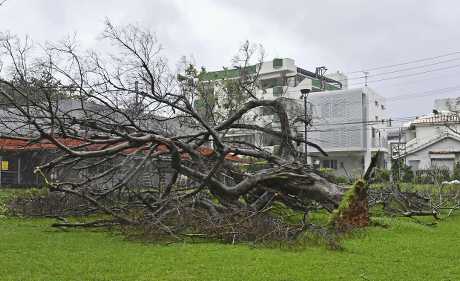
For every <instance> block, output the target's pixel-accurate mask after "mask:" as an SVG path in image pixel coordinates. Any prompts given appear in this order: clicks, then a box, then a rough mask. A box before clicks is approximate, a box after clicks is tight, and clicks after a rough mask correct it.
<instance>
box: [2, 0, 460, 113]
mask: <svg viewBox="0 0 460 281" xmlns="http://www.w3.org/2000/svg"><path fill="white" fill-rule="evenodd" d="M459 15H460V2H459V1H456V0H442V1H433V0H431V1H426V0H381V1H374V0H346V1H345V0H322V1H310V0H305V1H301V0H299V1H297V0H294V1H289V0H284V1H268V0H265V1H262V0H261V1H247V0H246V1H243V0H222V1H210V0H193V1H191V0H188V1H187V0H168V1H166V0H153V1H149V0H130V1H122V0H112V1H109V0H97V1H96V0H92V1H90V0H79V1H75V0H73V1H72V0H7V2H6V3H5V4H4V6H2V7H1V8H0V31H6V30H9V31H10V32H12V33H15V34H18V35H21V36H22V35H25V34H28V35H30V36H31V37H32V39H33V40H34V41H35V42H44V41H46V40H49V41H54V40H59V39H61V38H63V37H65V36H66V35H68V34H71V33H74V32H76V33H77V34H78V37H79V38H80V39H81V41H82V43H83V45H84V46H88V47H91V46H94V45H95V40H96V37H97V35H98V34H99V33H100V32H101V31H102V29H103V21H104V19H105V18H106V17H107V18H109V19H110V20H112V21H113V22H114V23H116V24H127V23H136V24H139V25H142V26H145V27H148V28H150V29H152V30H154V31H155V32H156V33H157V36H158V39H159V40H160V41H161V42H162V45H163V47H164V52H165V55H167V56H168V58H169V60H170V62H175V61H178V60H179V58H180V57H181V56H182V55H187V56H193V57H194V59H195V61H196V62H197V64H199V65H204V66H207V67H208V68H209V69H216V68H220V67H222V66H225V65H230V61H231V58H232V56H233V55H234V54H235V53H236V51H237V50H238V47H239V46H240V45H241V43H242V42H244V41H245V40H246V39H249V40H250V41H252V42H255V43H261V44H262V45H263V46H264V48H265V50H266V52H267V59H271V58H273V57H290V58H293V59H295V60H296V63H297V65H299V66H302V67H304V68H306V69H310V70H314V68H315V67H316V66H320V65H325V66H327V67H328V68H329V70H330V71H335V70H341V71H344V72H351V71H356V70H362V69H368V68H374V67H379V66H385V65H391V64H398V63H404V62H408V61H413V60H417V59H423V58H428V57H436V56H440V55H444V54H449V53H453V52H457V51H458V52H460V32H458V28H459V26H460V17H459ZM402 69H406V70H403V71H402ZM440 69H443V70H440ZM382 72H393V73H390V74H387V75H379V74H380V73H382ZM420 72H427V73H425V74H423V75H415V74H416V73H420ZM459 74H460V53H459V54H452V55H449V56H443V57H439V58H437V59H432V60H425V61H422V62H418V63H414V64H406V65H401V66H398V67H394V68H386V69H380V70H375V71H371V72H370V75H377V76H375V77H373V78H372V77H370V78H369V81H371V82H370V83H369V85H370V86H371V87H372V88H374V89H375V90H377V92H378V93H379V94H381V95H383V96H385V97H387V98H388V103H387V107H388V109H389V113H390V114H389V115H390V116H391V117H398V116H412V115H420V114H423V113H428V112H430V111H431V109H432V106H433V101H434V99H435V98H440V97H455V96H460V86H459V85H460V79H458V77H459ZM361 75H362V74H360V73H355V74H350V76H352V77H356V76H358V77H359V76H361ZM402 75H409V77H399V76H402ZM387 78H396V79H389V80H385V81H380V82H372V81H375V80H381V79H387ZM362 82H363V80H362V79H356V80H352V81H350V83H354V84H355V86H359V83H362ZM356 83H358V84H356ZM457 86H458V87H457ZM457 88H458V90H457ZM437 89H444V90H437ZM431 90H434V91H431ZM427 91H429V92H427ZM400 95H406V96H405V97H403V98H402V99H399V100H396V99H394V98H391V97H394V96H400Z"/></svg>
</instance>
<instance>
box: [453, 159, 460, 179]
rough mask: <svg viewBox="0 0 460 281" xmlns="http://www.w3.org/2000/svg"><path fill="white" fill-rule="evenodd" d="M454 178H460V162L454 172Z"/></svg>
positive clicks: (456, 164)
mask: <svg viewBox="0 0 460 281" xmlns="http://www.w3.org/2000/svg"><path fill="white" fill-rule="evenodd" d="M452 180H460V162H456V163H455V166H454V170H453V172H452Z"/></svg>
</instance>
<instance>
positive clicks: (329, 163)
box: [323, 159, 337, 170]
mask: <svg viewBox="0 0 460 281" xmlns="http://www.w3.org/2000/svg"><path fill="white" fill-rule="evenodd" d="M323 168H329V169H334V170H337V160H332V159H331V160H323Z"/></svg>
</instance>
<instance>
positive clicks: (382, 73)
mask: <svg viewBox="0 0 460 281" xmlns="http://www.w3.org/2000/svg"><path fill="white" fill-rule="evenodd" d="M458 60H460V58H454V59H450V60H444V61H438V62H435V63H430V64H423V65H419V66H413V67H408V68H402V69H397V70H392V71H387V72H381V73H375V74H370V75H364V76H359V77H350V78H348V81H350V80H358V79H365V78H366V77H367V78H371V77H378V76H382V75H388V74H394V73H399V72H404V71H409V70H415V69H420V68H425V67H430V66H434V65H439V64H444V63H449V62H453V61H458ZM365 73H368V72H365Z"/></svg>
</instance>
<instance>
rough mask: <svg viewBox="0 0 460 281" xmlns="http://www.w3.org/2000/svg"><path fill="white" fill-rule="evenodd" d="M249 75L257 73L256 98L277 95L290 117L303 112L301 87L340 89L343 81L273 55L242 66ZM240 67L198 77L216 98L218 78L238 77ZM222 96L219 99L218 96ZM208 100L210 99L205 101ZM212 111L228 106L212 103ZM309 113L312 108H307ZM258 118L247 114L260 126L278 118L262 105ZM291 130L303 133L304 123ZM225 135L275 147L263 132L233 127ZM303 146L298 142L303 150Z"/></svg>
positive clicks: (270, 124)
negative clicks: (320, 74)
mask: <svg viewBox="0 0 460 281" xmlns="http://www.w3.org/2000/svg"><path fill="white" fill-rule="evenodd" d="M245 73H246V74H248V75H256V74H257V75H258V77H257V80H258V81H257V88H256V89H255V91H254V94H255V95H256V96H257V98H259V99H267V100H272V99H278V98H280V99H281V100H282V101H283V102H284V103H285V106H286V108H287V112H288V115H290V117H291V119H292V118H295V117H297V116H301V115H303V112H304V105H303V100H302V99H301V92H300V91H301V90H302V89H309V90H310V91H311V92H319V91H325V90H339V89H342V87H343V83H342V82H341V81H338V80H335V79H332V78H328V77H320V76H319V75H317V73H315V72H311V71H308V70H305V69H303V68H301V67H298V66H297V65H296V64H295V61H294V60H293V59H290V58H284V59H274V60H273V61H267V62H263V63H261V64H257V65H253V66H248V67H246V69H245ZM240 76H241V70H240V69H225V70H221V71H214V72H205V73H203V74H202V75H201V77H200V78H201V80H202V81H205V82H206V83H208V84H209V86H210V87H209V88H208V89H209V90H210V93H212V100H213V101H214V100H215V99H219V98H218V97H219V96H220V95H224V94H225V93H224V91H222V89H220V88H219V87H220V86H221V85H219V83H218V82H222V81H224V80H232V79H237V78H240ZM221 100H222V99H221ZM208 104H209V102H208ZM200 105H203V101H201V100H196V101H195V106H196V107H200ZM212 108H213V111H216V112H225V111H226V110H227V108H226V107H225V105H222V104H218V103H217V104H214V103H213V104H212ZM309 113H311V110H309ZM254 115H257V118H254V116H252V115H250V114H249V115H248V116H247V118H248V119H249V120H248V121H249V122H254V123H257V124H258V125H260V126H268V127H271V128H277V127H279V125H280V124H279V119H278V116H277V115H276V114H274V112H273V111H272V110H270V109H268V108H261V109H260V110H259V111H258V112H255V113H254ZM293 130H294V133H296V134H298V135H299V136H301V135H303V131H304V129H303V125H302V124H300V123H298V125H297V126H295V127H294V128H293ZM226 137H227V139H232V140H239V141H245V142H250V143H254V144H257V145H260V146H263V147H265V148H266V149H267V150H269V151H273V149H274V148H275V147H276V146H275V143H276V140H274V138H273V137H271V136H268V135H266V134H262V133H257V132H250V131H247V130H233V131H231V132H229V133H228V134H227V136H226ZM302 147H303V146H299V150H302V149H303V148H302Z"/></svg>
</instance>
